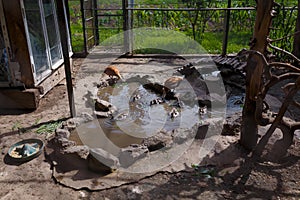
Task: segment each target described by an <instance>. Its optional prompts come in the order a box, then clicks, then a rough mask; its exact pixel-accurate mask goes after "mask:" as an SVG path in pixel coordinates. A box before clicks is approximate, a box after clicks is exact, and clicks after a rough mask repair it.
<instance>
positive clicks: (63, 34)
mask: <svg viewBox="0 0 300 200" xmlns="http://www.w3.org/2000/svg"><path fill="white" fill-rule="evenodd" d="M63 1H64V0H56V5H57V17H58V25H59V33H60V41H61V46H62V51H63V57H64V66H65V74H66V82H67V91H68V99H69V108H70V113H71V117H75V116H76V112H75V104H74V92H73V84H72V75H71V73H72V72H71V63H70V57H69V48H68V40H67V38H68V34H67V24H66V20H65V19H66V16H65V12H64V4H63ZM66 3H68V2H66Z"/></svg>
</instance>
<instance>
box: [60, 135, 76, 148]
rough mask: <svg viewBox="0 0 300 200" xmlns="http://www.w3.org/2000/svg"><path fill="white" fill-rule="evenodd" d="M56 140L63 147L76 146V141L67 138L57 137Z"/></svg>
mask: <svg viewBox="0 0 300 200" xmlns="http://www.w3.org/2000/svg"><path fill="white" fill-rule="evenodd" d="M56 142H57V143H58V144H59V145H60V146H61V147H62V148H67V147H71V146H75V145H76V142H74V141H70V140H68V139H67V138H64V137H61V138H56Z"/></svg>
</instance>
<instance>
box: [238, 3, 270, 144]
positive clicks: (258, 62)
mask: <svg viewBox="0 0 300 200" xmlns="http://www.w3.org/2000/svg"><path fill="white" fill-rule="evenodd" d="M273 5H274V1H273V0H257V13H256V21H255V27H254V33H253V39H252V42H251V47H250V49H251V50H255V51H258V52H260V53H262V54H264V53H265V52H266V48H267V44H268V40H267V38H268V35H269V29H270V26H271V21H272V17H273V15H272V8H273ZM264 67H265V66H264V62H263V60H262V59H261V57H260V56H259V55H257V54H250V56H249V58H248V61H247V67H246V98H245V105H244V108H243V120H242V127H241V138H240V143H241V144H242V145H243V146H244V147H245V148H246V149H248V150H253V149H254V148H255V146H256V144H257V140H258V134H257V131H258V129H257V128H258V127H257V126H258V124H257V122H256V119H255V110H256V106H257V105H256V97H257V95H258V94H259V92H260V91H261V88H262V75H263V69H264Z"/></svg>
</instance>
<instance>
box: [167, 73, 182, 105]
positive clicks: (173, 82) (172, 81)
mask: <svg viewBox="0 0 300 200" xmlns="http://www.w3.org/2000/svg"><path fill="white" fill-rule="evenodd" d="M182 81H183V77H180V76H172V77H170V78H168V79H167V80H166V81H165V82H164V87H163V95H162V96H163V98H165V97H166V96H167V93H169V92H171V93H175V92H174V91H175V88H177V87H178V86H179V85H180V83H181V82H182ZM176 99H177V100H179V99H178V97H176Z"/></svg>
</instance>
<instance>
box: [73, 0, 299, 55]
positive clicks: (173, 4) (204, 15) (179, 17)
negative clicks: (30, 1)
mask: <svg viewBox="0 0 300 200" xmlns="http://www.w3.org/2000/svg"><path fill="white" fill-rule="evenodd" d="M276 2H277V3H280V4H281V8H280V9H278V10H277V16H276V17H275V18H274V19H273V27H276V30H275V29H274V30H271V32H270V37H271V38H272V39H276V38H281V37H285V36H287V35H288V34H291V33H293V32H294V28H295V22H296V13H297V12H296V9H295V8H292V9H289V10H287V9H286V8H287V7H293V6H295V5H297V0H277V1H276ZM134 3H135V4H136V7H138V5H140V7H153V8H155V7H158V8H183V7H190V8H195V7H203V8H208V7H217V8H222V7H227V1H223V0H134ZM69 4H70V14H71V19H72V20H71V31H72V45H73V49H74V51H75V52H76V51H80V50H82V49H83V33H82V23H81V16H80V6H79V0H78V1H74V0H73V1H69ZM98 5H99V7H100V8H121V7H122V5H121V1H119V0H112V1H108V0H104V1H100V0H99V1H98ZM231 6H232V7H250V6H252V7H255V6H256V2H255V0H232V5H231ZM101 12H102V14H119V15H121V14H122V11H121V10H117V11H115V10H114V11H101ZM224 17H225V12H224V11H220V10H217V11H201V12H198V11H155V10H134V11H133V23H134V24H133V28H140V27H160V28H167V29H171V30H175V31H179V32H181V33H184V34H185V35H186V36H189V37H191V38H194V39H195V40H196V41H197V42H198V43H200V44H201V45H202V46H203V47H204V48H205V49H206V50H207V51H208V52H209V53H221V49H222V40H223V37H224V36H223V34H224V31H223V30H224ZM254 23H255V10H233V11H231V15H230V32H229V42H228V50H227V52H228V53H234V52H238V51H240V50H241V49H242V48H248V43H249V41H250V39H251V36H252V32H253V28H254ZM122 26H123V18H122V16H108V17H100V18H99V28H100V29H99V35H100V42H102V41H105V40H106V39H107V38H110V37H111V36H113V35H115V34H118V33H121V32H122ZM115 40H118V39H115ZM111 41H112V40H110V41H109V42H111ZM122 41H123V38H122V39H121V40H118V41H115V43H117V44H120V45H121V44H122V43H121V42H122ZM143 42H145V43H146V44H147V43H154V44H155V43H166V44H164V45H174V41H173V40H171V39H169V38H164V39H162V38H159V37H157V38H156V37H155V38H154V41H150V39H149V41H148V40H145V41H143ZM167 43H168V44H167ZM183 43H184V42H183V41H177V43H176V45H178V46H179V47H183V46H184V44H183ZM274 44H275V45H276V46H279V47H281V48H284V49H286V50H289V51H291V49H292V44H293V38H292V37H290V38H286V39H284V40H281V41H279V42H276V43H274ZM137 48H138V49H139V50H137V52H143V51H147V52H152V51H153V50H154V49H155V48H154V49H151V48H150V49H148V50H145V49H142V48H140V47H137ZM156 51H157V49H156ZM278 56H281V55H279V54H278Z"/></svg>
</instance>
